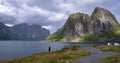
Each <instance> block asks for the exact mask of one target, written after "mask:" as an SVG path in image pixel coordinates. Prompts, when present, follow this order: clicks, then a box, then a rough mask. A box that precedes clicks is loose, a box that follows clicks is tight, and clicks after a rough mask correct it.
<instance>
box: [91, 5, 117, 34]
mask: <svg viewBox="0 0 120 63" xmlns="http://www.w3.org/2000/svg"><path fill="white" fill-rule="evenodd" d="M116 24H119V23H118V21H117V20H116V18H115V16H114V15H113V14H112V13H111V12H110V11H108V10H106V9H104V8H100V7H96V8H95V10H94V11H93V13H92V16H91V21H90V24H89V31H90V33H92V34H96V35H101V34H103V32H107V31H110V30H113V29H114V28H115V26H116Z"/></svg>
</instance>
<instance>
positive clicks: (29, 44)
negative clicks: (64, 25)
mask: <svg viewBox="0 0 120 63" xmlns="http://www.w3.org/2000/svg"><path fill="white" fill-rule="evenodd" d="M72 45H79V46H81V47H87V46H92V45H105V43H103V42H100V43H97V42H96V43H95V42H85V43H70V42H66V43H63V42H39V41H0V60H10V59H15V58H21V57H25V56H30V55H32V54H36V53H40V52H48V47H49V46H50V47H51V50H52V51H56V50H60V49H61V48H63V47H65V46H72Z"/></svg>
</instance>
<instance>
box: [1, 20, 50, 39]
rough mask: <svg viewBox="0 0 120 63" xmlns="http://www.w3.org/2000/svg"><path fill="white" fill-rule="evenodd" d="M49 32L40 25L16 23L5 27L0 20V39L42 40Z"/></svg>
mask: <svg viewBox="0 0 120 63" xmlns="http://www.w3.org/2000/svg"><path fill="white" fill-rule="evenodd" d="M49 35H50V32H49V31H48V30H46V29H45V28H42V27H41V26H40V25H35V24H34V25H28V24H25V23H23V24H17V25H14V26H13V27H7V26H5V25H4V24H3V23H2V22H0V40H39V41H40V40H43V39H45V38H46V37H48V36H49Z"/></svg>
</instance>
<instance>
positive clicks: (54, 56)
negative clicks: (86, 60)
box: [0, 46, 88, 63]
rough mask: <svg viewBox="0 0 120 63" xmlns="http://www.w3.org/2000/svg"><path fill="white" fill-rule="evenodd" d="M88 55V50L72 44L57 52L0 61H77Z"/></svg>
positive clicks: (65, 62)
mask: <svg viewBox="0 0 120 63" xmlns="http://www.w3.org/2000/svg"><path fill="white" fill-rule="evenodd" d="M86 55H88V52H87V51H85V50H83V49H81V48H80V47H79V46H72V47H64V48H63V49H61V50H59V51H55V52H44V53H38V54H35V55H32V56H28V57H24V58H19V59H13V60H8V61H0V63H76V60H77V59H78V58H80V57H82V56H86Z"/></svg>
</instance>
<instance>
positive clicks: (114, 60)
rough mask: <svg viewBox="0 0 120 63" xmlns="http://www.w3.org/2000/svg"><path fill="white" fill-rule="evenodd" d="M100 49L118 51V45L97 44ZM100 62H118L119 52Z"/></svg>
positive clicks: (119, 49) (119, 59)
mask: <svg viewBox="0 0 120 63" xmlns="http://www.w3.org/2000/svg"><path fill="white" fill-rule="evenodd" d="M97 48H100V49H101V50H102V51H112V52H119V53H120V46H98V47H97ZM102 63H120V54H118V55H114V56H111V57H107V58H105V59H104V60H103V61H102Z"/></svg>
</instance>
